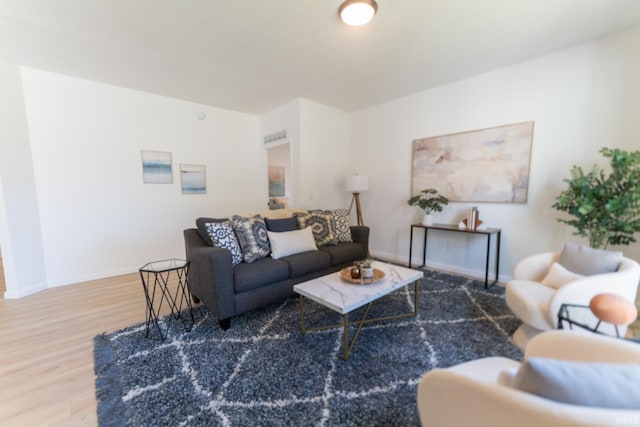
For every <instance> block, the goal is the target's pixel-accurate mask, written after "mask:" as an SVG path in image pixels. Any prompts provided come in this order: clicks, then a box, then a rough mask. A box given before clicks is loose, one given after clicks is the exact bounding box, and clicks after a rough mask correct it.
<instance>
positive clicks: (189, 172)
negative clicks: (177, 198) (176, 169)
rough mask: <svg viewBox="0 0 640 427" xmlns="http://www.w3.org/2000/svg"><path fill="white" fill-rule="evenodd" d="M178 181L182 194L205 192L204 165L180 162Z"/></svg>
mask: <svg viewBox="0 0 640 427" xmlns="http://www.w3.org/2000/svg"><path fill="white" fill-rule="evenodd" d="M180 182H181V183H182V194H205V193H206V192H207V179H206V171H205V165H184V164H180Z"/></svg>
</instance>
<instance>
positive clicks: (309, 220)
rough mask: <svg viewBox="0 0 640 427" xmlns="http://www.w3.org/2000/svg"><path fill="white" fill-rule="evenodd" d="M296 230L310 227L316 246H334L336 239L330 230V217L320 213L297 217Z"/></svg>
mask: <svg viewBox="0 0 640 427" xmlns="http://www.w3.org/2000/svg"><path fill="white" fill-rule="evenodd" d="M297 219H298V228H299V229H303V228H305V227H311V231H313V238H314V239H315V241H316V244H317V245H318V246H327V245H335V244H336V239H335V237H334V235H333V231H332V230H331V215H329V214H326V213H321V212H315V213H308V214H303V215H298V216H297Z"/></svg>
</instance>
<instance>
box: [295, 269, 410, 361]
mask: <svg viewBox="0 0 640 427" xmlns="http://www.w3.org/2000/svg"><path fill="white" fill-rule="evenodd" d="M418 283H419V280H416V281H415V282H414V301H413V304H414V306H413V311H412V312H408V313H402V314H396V315H393V316H384V317H375V318H372V319H368V316H369V310H370V309H371V306H372V305H373V303H374V302H376V301H378V300H380V299H381V298H383V297H385V296H387V295H390V294H385V295H382V296H380V297H379V298H377V299H375V300H373V301H371V302H370V303H368V304H367V308H366V310H365V312H364V314H363V315H362V319H360V320H358V321H355V322H349V313H351V311H350V312H348V313H344V314H342V323H335V324H332V325H325V326H316V327H313V328H307V327H306V326H305V324H304V298H305V296H304V295H302V294H300V330H301V331H302V333H303V334H306V333H308V332H317V331H325V330H327V329H334V328H338V327H340V326H342V328H343V332H342V335H343V342H342V346H343V356H342V358H343V359H344V360H345V361H347V360H349V356H350V355H351V351H352V350H353V346H354V345H355V343H356V340H357V339H358V335H360V330H361V329H362V326H363V325H364V324H366V323H372V322H381V321H384V320H393V319H402V318H406V317H417V316H418V296H419V293H418ZM408 286H409V284H407V287H408ZM397 290H399V289H397ZM316 304H320V305H323V304H321V303H319V302H316ZM323 306H324V305H323ZM324 307H326V306H324ZM358 308H360V307H358ZM355 310H357V308H356V309H354V310H352V311H355ZM352 325H358V329H356V332H355V334H354V336H353V338H352V339H351V341H349V326H352Z"/></svg>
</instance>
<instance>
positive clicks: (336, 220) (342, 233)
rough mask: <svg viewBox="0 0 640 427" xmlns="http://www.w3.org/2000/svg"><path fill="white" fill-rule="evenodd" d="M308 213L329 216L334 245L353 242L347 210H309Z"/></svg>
mask: <svg viewBox="0 0 640 427" xmlns="http://www.w3.org/2000/svg"><path fill="white" fill-rule="evenodd" d="M309 213H313V214H316V213H320V214H325V215H330V217H331V222H330V224H331V232H332V233H333V238H334V242H335V243H345V242H353V238H352V236H351V227H349V211H348V210H347V209H334V210H319V209H318V210H311V211H309Z"/></svg>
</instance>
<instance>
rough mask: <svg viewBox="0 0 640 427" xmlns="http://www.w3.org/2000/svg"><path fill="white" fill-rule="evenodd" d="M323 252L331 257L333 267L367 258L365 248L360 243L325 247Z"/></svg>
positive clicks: (322, 248) (322, 249)
mask: <svg viewBox="0 0 640 427" xmlns="http://www.w3.org/2000/svg"><path fill="white" fill-rule="evenodd" d="M319 249H320V250H321V251H323V252H326V253H328V254H329V255H330V256H331V265H343V264H347V263H349V262H353V261H359V260H361V259H364V258H366V255H367V254H365V253H364V248H363V247H362V244H360V243H353V242H351V243H340V244H338V245H335V246H323V247H321V248H319Z"/></svg>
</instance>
